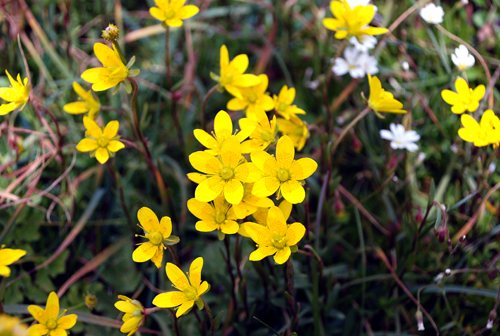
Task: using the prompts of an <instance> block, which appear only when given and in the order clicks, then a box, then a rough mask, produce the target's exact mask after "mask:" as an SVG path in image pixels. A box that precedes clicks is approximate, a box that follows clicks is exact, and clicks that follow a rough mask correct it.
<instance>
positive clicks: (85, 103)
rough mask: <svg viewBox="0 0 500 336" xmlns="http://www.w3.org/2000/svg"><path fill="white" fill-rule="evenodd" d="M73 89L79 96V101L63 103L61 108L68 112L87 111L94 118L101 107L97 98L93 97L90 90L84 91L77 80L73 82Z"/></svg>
mask: <svg viewBox="0 0 500 336" xmlns="http://www.w3.org/2000/svg"><path fill="white" fill-rule="evenodd" d="M73 90H75V92H76V94H77V95H78V96H80V97H79V98H78V100H79V101H77V102H73V103H69V104H66V105H64V106H63V110H64V111H66V112H68V113H70V114H82V113H88V116H89V117H90V118H92V119H95V118H96V117H97V115H98V113H99V110H100V109H101V104H100V103H99V100H98V99H95V98H94V95H93V94H92V91H91V90H89V91H85V90H84V89H83V88H82V86H81V85H80V84H78V83H77V82H73Z"/></svg>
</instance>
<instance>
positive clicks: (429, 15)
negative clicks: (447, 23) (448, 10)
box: [420, 3, 444, 24]
mask: <svg viewBox="0 0 500 336" xmlns="http://www.w3.org/2000/svg"><path fill="white" fill-rule="evenodd" d="M420 16H421V17H422V19H424V20H425V21H426V22H427V23H434V24H436V23H441V22H443V16H444V10H443V7H441V6H436V5H435V4H433V3H430V4H427V5H426V6H425V7H424V8H422V9H421V10H420Z"/></svg>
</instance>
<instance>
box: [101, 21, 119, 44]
mask: <svg viewBox="0 0 500 336" xmlns="http://www.w3.org/2000/svg"><path fill="white" fill-rule="evenodd" d="M118 37H120V30H119V29H118V27H117V26H115V25H114V24H112V23H110V24H109V26H107V27H106V29H104V30H103V31H102V38H103V39H105V40H106V41H108V42H116V40H118Z"/></svg>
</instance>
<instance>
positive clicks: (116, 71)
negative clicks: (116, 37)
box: [82, 43, 140, 93]
mask: <svg viewBox="0 0 500 336" xmlns="http://www.w3.org/2000/svg"><path fill="white" fill-rule="evenodd" d="M94 53H95V55H96V56H97V58H98V59H99V61H100V62H101V63H102V65H103V66H102V67H100V68H92V69H88V70H85V71H84V72H83V73H82V79H83V80H84V81H86V82H89V83H92V84H93V85H92V90H94V91H105V90H107V89H110V88H112V87H116V89H115V91H114V93H116V92H117V89H118V87H119V86H118V85H119V84H120V83H123V85H124V87H125V89H126V90H127V92H130V91H131V89H132V87H131V84H130V82H129V81H128V80H127V78H128V77H135V76H137V75H138V74H139V72H140V70H138V69H135V70H130V67H131V66H132V65H133V64H134V62H135V57H132V59H131V60H130V62H129V63H128V64H127V65H125V64H124V63H123V62H124V61H123V60H122V56H121V55H120V52H119V51H118V50H117V49H116V47H115V44H113V49H111V48H110V47H108V46H107V45H105V44H103V43H96V44H94Z"/></svg>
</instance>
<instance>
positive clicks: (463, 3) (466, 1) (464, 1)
mask: <svg viewBox="0 0 500 336" xmlns="http://www.w3.org/2000/svg"><path fill="white" fill-rule="evenodd" d="M460 2H461V3H462V5H464V6H465V5H468V4H469V0H462V1H460Z"/></svg>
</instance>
